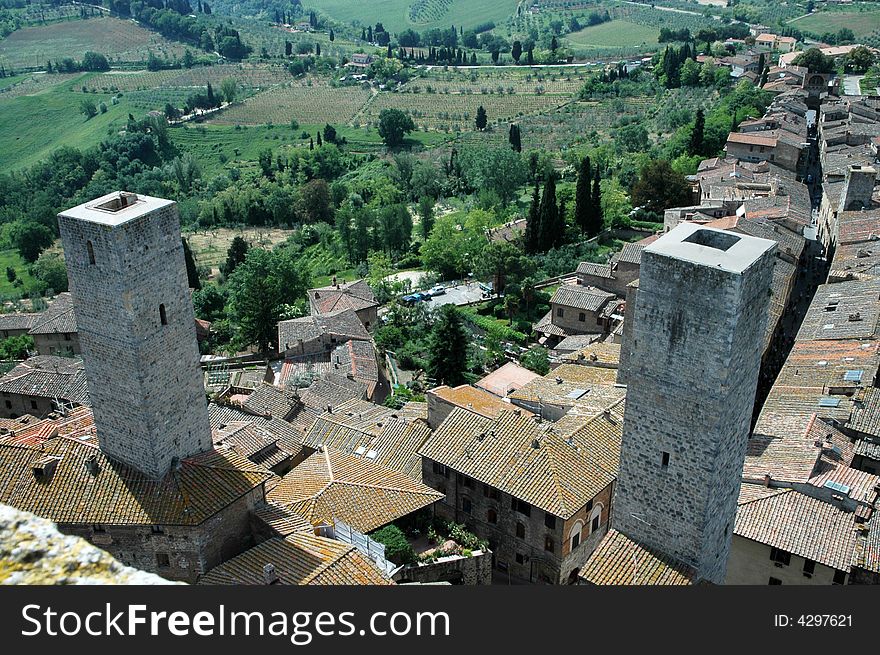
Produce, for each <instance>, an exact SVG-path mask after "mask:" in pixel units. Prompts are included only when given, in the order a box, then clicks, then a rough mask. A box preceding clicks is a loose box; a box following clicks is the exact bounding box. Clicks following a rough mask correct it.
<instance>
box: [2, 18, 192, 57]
mask: <svg viewBox="0 0 880 655" xmlns="http://www.w3.org/2000/svg"><path fill="white" fill-rule="evenodd" d="M88 50H98V51H100V52H101V53H102V54H104V55H106V56H107V58H108V59H109V60H110V62H111V65H112V64H120V63H132V62H137V63H140V62H145V61H146V60H147V56H148V54H149V53H150V52H153V53H154V54H155V55H156V56H159V57H167V58H169V59H173V58H175V57H180V56H182V55H183V53H184V50H185V48H184V46H183V45H181V44H180V43H175V42H172V41H168V40H167V39H165V38H163V37H162V36H160V35H158V34H156V33H155V32H151V31H149V30H147V29H144V28H142V27H139V26H138V25H136V24H135V23H134V22H132V21H127V20H120V19H118V18H92V19H89V20H74V21H66V22H61V23H53V24H50V25H46V26H41V27H25V28H23V29H20V30H16V31H15V32H13V33H12V34H10V35H9V36H8V37H6V38H5V39H3V40H2V41H0V64H3V65H5V66H7V67H11V68H13V69H20V68H30V69H42V68H45V66H46V61H47V60H49V59H51V60H52V61H53V62H54V61H56V60H61V59H63V58H65V57H71V58H73V59H77V60H78V59H81V58H82V56H83V54H85V52H86V51H88Z"/></svg>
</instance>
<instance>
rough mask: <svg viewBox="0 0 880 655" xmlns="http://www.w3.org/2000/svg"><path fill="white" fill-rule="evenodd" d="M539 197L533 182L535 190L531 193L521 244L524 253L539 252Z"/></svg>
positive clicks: (536, 185)
mask: <svg viewBox="0 0 880 655" xmlns="http://www.w3.org/2000/svg"><path fill="white" fill-rule="evenodd" d="M540 206H541V201H540V195H539V189H538V183H537V181H536V182H535V190H534V191H533V192H532V204H531V205H530V206H529V213H528V215H527V216H526V229H525V234H524V241H525V243H524V244H523V245H524V247H525V251H526V252H527V253H529V254H534V253H536V252H539V251H540V250H541V241H540V239H541V212H540Z"/></svg>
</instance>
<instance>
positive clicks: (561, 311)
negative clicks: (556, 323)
mask: <svg viewBox="0 0 880 655" xmlns="http://www.w3.org/2000/svg"><path fill="white" fill-rule="evenodd" d="M564 315H565V312H564V311H563V309H562V307H557V308H556V316H558V317H559V318H562V317H563V316H564Z"/></svg>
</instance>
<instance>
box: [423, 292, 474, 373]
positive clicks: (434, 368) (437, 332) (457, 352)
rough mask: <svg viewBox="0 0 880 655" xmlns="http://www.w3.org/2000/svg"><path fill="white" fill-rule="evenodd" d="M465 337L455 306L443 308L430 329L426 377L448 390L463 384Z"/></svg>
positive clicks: (459, 315)
mask: <svg viewBox="0 0 880 655" xmlns="http://www.w3.org/2000/svg"><path fill="white" fill-rule="evenodd" d="M467 350H468V336H467V333H466V332H465V329H464V325H463V323H462V320H461V314H460V313H459V311H458V308H457V307H456V306H455V305H443V307H442V308H441V309H440V316H439V317H438V318H437V322H436V323H434V327H433V328H432V329H431V337H430V348H429V349H428V352H429V353H430V354H429V355H428V375H430V376H431V377H432V378H434V381H435V382H436V383H437V384H445V385H448V386H450V387H454V386H458V385H460V384H463V383H464V382H465V377H464V374H465V371H466V370H467Z"/></svg>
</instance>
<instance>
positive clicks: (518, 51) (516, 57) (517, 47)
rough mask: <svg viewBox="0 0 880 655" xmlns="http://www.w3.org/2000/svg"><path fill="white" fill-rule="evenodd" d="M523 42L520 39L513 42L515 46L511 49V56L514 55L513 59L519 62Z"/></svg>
mask: <svg viewBox="0 0 880 655" xmlns="http://www.w3.org/2000/svg"><path fill="white" fill-rule="evenodd" d="M522 53H523V50H522V43H520V42H519V41H514V42H513V47H512V48H511V49H510V56H511V57H513V60H514V61H515V62H516V63H517V64H518V63H519V58H520V57H522Z"/></svg>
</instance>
